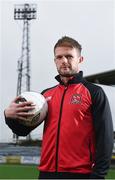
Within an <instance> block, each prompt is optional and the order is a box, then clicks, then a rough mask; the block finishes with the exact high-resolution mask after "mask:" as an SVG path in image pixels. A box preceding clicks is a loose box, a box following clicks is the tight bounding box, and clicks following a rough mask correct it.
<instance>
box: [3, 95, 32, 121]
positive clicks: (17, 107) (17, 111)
mask: <svg viewBox="0 0 115 180" xmlns="http://www.w3.org/2000/svg"><path fill="white" fill-rule="evenodd" d="M20 99H21V97H20V96H17V97H16V98H15V99H14V100H13V101H12V102H11V103H10V105H9V106H8V108H6V109H5V112H4V113H5V116H6V118H11V119H19V120H26V118H27V117H30V116H33V115H34V113H32V112H29V111H30V110H33V109H34V108H35V105H34V104H33V102H31V101H28V102H21V103H17V101H19V100H20Z"/></svg>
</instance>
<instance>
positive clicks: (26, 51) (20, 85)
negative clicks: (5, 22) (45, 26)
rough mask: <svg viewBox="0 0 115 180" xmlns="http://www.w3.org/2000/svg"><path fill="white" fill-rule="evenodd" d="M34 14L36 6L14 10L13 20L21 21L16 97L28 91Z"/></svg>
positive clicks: (17, 6)
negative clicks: (31, 30)
mask: <svg viewBox="0 0 115 180" xmlns="http://www.w3.org/2000/svg"><path fill="white" fill-rule="evenodd" d="M36 12H37V11H36V4H18V5H15V8H14V19H15V20H23V35H22V51H21V57H20V58H19V60H18V81H17V93H16V95H17V96H18V95H20V94H21V93H22V92H24V91H30V20H32V19H36ZM29 138H30V135H29ZM13 139H18V136H16V135H15V134H14V135H13Z"/></svg>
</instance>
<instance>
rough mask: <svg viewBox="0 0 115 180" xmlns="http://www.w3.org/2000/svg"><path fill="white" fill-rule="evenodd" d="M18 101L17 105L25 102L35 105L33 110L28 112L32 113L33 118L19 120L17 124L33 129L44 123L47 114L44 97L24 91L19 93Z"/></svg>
mask: <svg viewBox="0 0 115 180" xmlns="http://www.w3.org/2000/svg"><path fill="white" fill-rule="evenodd" d="M20 97H21V98H20V100H18V102H17V103H22V102H25V101H32V102H33V104H34V105H35V108H34V109H33V110H30V111H29V112H32V113H34V115H33V116H31V117H27V119H26V120H19V122H20V123H21V124H23V125H25V126H29V127H33V126H37V125H39V124H41V123H42V121H44V119H45V117H46V115H47V112H48V104H47V101H46V99H45V98H44V96H43V95H42V94H40V93H37V92H32V91H26V92H23V93H21V95H20Z"/></svg>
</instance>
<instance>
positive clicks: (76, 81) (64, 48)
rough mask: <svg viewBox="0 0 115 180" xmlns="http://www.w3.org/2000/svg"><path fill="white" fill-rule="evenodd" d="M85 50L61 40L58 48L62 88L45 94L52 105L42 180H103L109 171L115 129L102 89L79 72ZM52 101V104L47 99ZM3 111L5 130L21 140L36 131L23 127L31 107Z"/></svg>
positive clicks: (28, 104) (13, 105)
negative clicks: (9, 130)
mask: <svg viewBox="0 0 115 180" xmlns="http://www.w3.org/2000/svg"><path fill="white" fill-rule="evenodd" d="M81 49H82V48H81V45H80V44H79V43H78V42H77V41H76V40H74V39H72V38H70V37H67V36H65V37H62V38H61V39H59V40H58V42H57V43H56V45H55V47H54V56H55V58H54V62H55V64H56V67H57V71H58V73H59V75H58V76H56V80H57V81H58V82H59V84H58V85H57V86H55V87H52V88H49V89H46V90H44V91H43V92H42V94H43V95H44V96H45V98H47V99H49V100H48V115H47V118H46V119H45V125H44V133H43V142H42V152H41V161H40V166H39V170H40V178H41V179H47V178H49V179H63V178H65V179H104V177H105V175H106V174H107V171H108V169H109V165H110V159H111V154H112V147H113V127H112V118H111V112H110V107H109V104H108V100H107V97H106V95H105V93H104V92H103V90H102V88H101V87H99V86H97V85H94V84H92V83H89V82H87V81H86V80H85V79H84V78H83V73H82V72H81V71H79V64H80V63H81V62H82V61H83V57H82V56H81ZM48 97H50V98H48ZM18 98H19V97H17V98H16V99H15V100H14V101H13V102H12V103H11V104H10V106H9V107H8V108H7V109H6V110H5V117H6V123H7V125H8V126H9V127H10V128H11V129H12V131H13V132H14V133H16V134H17V135H22V136H26V135H27V134H28V133H29V132H30V131H31V130H32V129H30V128H27V127H24V126H23V125H21V124H19V122H17V120H16V119H20V121H21V119H25V116H26V117H27V116H31V115H32V114H31V113H29V112H27V110H30V109H33V108H34V107H33V106H31V104H32V102H24V103H22V104H16V100H17V99H18Z"/></svg>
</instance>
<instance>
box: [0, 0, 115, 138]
mask: <svg viewBox="0 0 115 180" xmlns="http://www.w3.org/2000/svg"><path fill="white" fill-rule="evenodd" d="M27 2H29V3H36V4H37V19H36V20H33V21H31V28H30V46H31V90H34V91H38V92H41V91H42V90H43V89H45V88H48V87H50V86H53V85H55V84H56V83H57V82H56V81H55V80H54V76H55V75H56V74H57V72H56V68H55V65H54V62H53V58H54V57H53V46H54V45H55V43H56V41H57V40H58V39H59V38H60V37H62V36H64V35H67V36H71V37H73V38H75V39H76V40H78V41H79V43H80V44H81V45H82V48H83V52H82V53H83V56H84V62H83V64H82V65H81V69H82V70H83V71H84V75H90V74H96V73H99V72H103V71H108V70H111V69H115V51H114V49H115V3H114V0H90V1H89V0H79V1H78V0H39V1H24V0H23V1H21V0H15V1H11V0H1V1H0V8H1V10H2V13H1V21H0V22H1V31H0V39H1V46H0V52H1V53H0V55H1V59H0V65H1V66H0V75H1V76H0V85H1V87H2V88H1V89H0V108H1V112H0V113H1V114H0V117H1V125H0V128H1V129H0V139H3V138H4V139H7V138H8V137H11V131H10V130H9V129H8V128H7V126H6V125H5V123H4V118H3V110H4V108H5V107H7V106H8V104H9V103H10V101H11V100H12V99H13V98H14V97H15V95H16V86H17V60H18V59H19V57H20V56H21V43H22V28H23V23H22V21H16V20H14V19H13V17H14V5H15V4H19V3H27ZM37 131H38V130H36V131H34V133H36V132H37ZM39 132H40V134H41V131H39ZM38 134H39V133H38Z"/></svg>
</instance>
